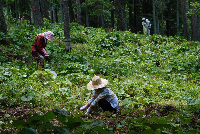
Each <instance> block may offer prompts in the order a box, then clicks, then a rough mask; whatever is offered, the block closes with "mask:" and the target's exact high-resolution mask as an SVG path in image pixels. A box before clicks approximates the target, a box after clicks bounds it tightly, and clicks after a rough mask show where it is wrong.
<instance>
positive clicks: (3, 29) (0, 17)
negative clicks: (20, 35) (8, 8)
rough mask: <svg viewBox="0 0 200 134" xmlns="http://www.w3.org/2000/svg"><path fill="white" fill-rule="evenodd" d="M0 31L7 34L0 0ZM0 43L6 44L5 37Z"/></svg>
mask: <svg viewBox="0 0 200 134" xmlns="http://www.w3.org/2000/svg"><path fill="white" fill-rule="evenodd" d="M0 32H3V33H4V34H5V35H7V34H8V31H7V25H6V22H5V18H4V14H3V5H2V1H1V0H0ZM0 43H3V44H6V42H5V39H2V40H0Z"/></svg>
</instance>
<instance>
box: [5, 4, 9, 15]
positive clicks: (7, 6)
mask: <svg viewBox="0 0 200 134" xmlns="http://www.w3.org/2000/svg"><path fill="white" fill-rule="evenodd" d="M6 7H7V15H8V17H9V15H10V5H9V4H7V6H6Z"/></svg>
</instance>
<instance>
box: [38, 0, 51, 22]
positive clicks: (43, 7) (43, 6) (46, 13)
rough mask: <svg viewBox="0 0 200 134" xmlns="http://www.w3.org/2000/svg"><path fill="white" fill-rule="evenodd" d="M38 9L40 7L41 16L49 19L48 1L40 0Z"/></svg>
mask: <svg viewBox="0 0 200 134" xmlns="http://www.w3.org/2000/svg"><path fill="white" fill-rule="evenodd" d="M40 9H41V14H42V18H46V19H48V20H50V17H49V1H48V0H40Z"/></svg>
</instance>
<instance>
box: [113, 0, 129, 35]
mask: <svg viewBox="0 0 200 134" xmlns="http://www.w3.org/2000/svg"><path fill="white" fill-rule="evenodd" d="M114 1H115V12H116V17H117V29H118V30H120V31H125V30H127V24H126V19H125V18H126V14H125V8H124V6H125V3H124V1H122V0H114Z"/></svg>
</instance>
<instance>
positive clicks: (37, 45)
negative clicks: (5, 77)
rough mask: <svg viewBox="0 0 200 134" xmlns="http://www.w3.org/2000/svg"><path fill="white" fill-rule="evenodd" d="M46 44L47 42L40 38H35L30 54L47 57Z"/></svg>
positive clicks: (39, 36)
mask: <svg viewBox="0 0 200 134" xmlns="http://www.w3.org/2000/svg"><path fill="white" fill-rule="evenodd" d="M46 44H47V40H46V39H45V38H44V37H43V36H42V35H38V36H37V37H36V38H35V41H34V43H33V45H32V47H31V53H32V54H41V55H43V56H44V55H48V53H47V52H46V50H45V47H46Z"/></svg>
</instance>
